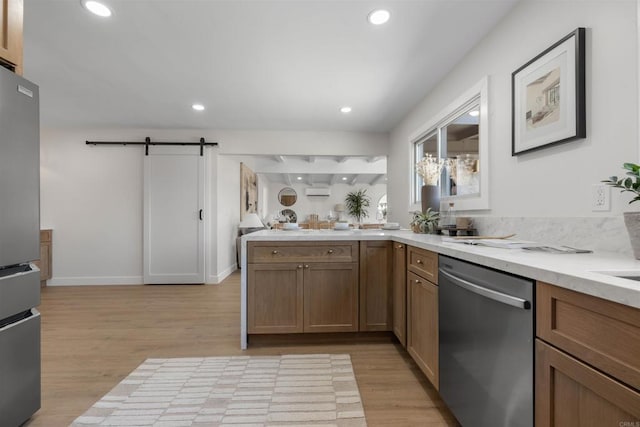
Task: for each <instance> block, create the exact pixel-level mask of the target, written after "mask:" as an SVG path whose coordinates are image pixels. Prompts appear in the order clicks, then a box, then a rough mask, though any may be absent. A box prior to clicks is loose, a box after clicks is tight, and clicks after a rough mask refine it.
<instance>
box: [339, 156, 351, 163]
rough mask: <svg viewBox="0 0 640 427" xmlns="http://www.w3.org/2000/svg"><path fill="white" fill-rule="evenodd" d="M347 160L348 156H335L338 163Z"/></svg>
mask: <svg viewBox="0 0 640 427" xmlns="http://www.w3.org/2000/svg"><path fill="white" fill-rule="evenodd" d="M347 160H349V158H348V157H346V156H342V157H337V158H336V162H338V163H344V162H346V161H347Z"/></svg>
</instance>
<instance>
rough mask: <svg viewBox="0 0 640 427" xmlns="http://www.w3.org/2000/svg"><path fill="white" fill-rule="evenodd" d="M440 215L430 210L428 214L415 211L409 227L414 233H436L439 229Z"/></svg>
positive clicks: (427, 211)
mask: <svg viewBox="0 0 640 427" xmlns="http://www.w3.org/2000/svg"><path fill="white" fill-rule="evenodd" d="M439 219H440V215H439V214H438V212H433V211H432V210H431V208H428V209H427V210H426V212H418V211H415V212H414V213H413V218H411V222H410V223H409V225H410V226H411V230H412V231H413V232H414V233H434V232H435V231H437V229H438V221H439Z"/></svg>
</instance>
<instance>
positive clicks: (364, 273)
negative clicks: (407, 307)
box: [360, 241, 393, 332]
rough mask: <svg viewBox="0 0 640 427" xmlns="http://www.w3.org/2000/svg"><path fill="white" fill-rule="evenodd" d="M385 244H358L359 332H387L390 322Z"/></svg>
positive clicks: (388, 263)
mask: <svg viewBox="0 0 640 427" xmlns="http://www.w3.org/2000/svg"><path fill="white" fill-rule="evenodd" d="M392 260H393V258H392V252H391V242H389V241H377V242H376V241H362V242H360V331H361V332H362V331H390V330H391V329H392V323H393V316H392V314H393V294H392V292H393V288H392V275H391V274H392Z"/></svg>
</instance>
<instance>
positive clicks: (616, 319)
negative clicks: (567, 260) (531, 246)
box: [536, 282, 640, 389]
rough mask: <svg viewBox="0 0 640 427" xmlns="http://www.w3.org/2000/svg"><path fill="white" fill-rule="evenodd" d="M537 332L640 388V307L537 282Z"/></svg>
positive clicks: (562, 347) (547, 339)
mask: <svg viewBox="0 0 640 427" xmlns="http://www.w3.org/2000/svg"><path fill="white" fill-rule="evenodd" d="M536 299H537V303H536V304H537V305H536V316H537V321H536V324H537V326H536V332H537V335H538V336H539V337H540V338H542V339H544V340H545V341H547V342H549V343H551V344H553V345H555V346H556V347H558V348H560V349H562V350H565V351H566V352H568V353H570V354H572V355H574V356H576V357H577V358H578V359H581V360H583V361H585V362H587V363H588V364H590V365H592V366H594V367H596V368H598V369H600V370H602V371H604V372H606V373H608V374H609V375H612V376H613V377H615V378H617V379H619V380H620V381H622V382H624V383H626V384H629V385H631V386H633V387H635V388H636V389H640V357H638V355H640V310H638V309H637V308H633V307H629V306H625V305H622V304H618V303H614V302H611V301H606V300H603V299H600V298H596V297H592V296H590V295H585V294H582V293H579V292H574V291H570V290H568V289H563V288H559V287H557V286H552V285H549V284H546V283H542V282H538V285H537V297H536Z"/></svg>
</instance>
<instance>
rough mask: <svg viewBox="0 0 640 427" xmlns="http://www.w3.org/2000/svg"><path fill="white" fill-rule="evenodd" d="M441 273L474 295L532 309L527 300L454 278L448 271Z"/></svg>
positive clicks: (441, 271)
mask: <svg viewBox="0 0 640 427" xmlns="http://www.w3.org/2000/svg"><path fill="white" fill-rule="evenodd" d="M440 273H441V274H442V275H443V276H445V277H446V278H447V279H449V280H451V283H453V284H454V285H456V286H459V287H461V288H463V289H466V290H468V291H469V292H473V293H474V294H478V295H481V296H483V297H485V298H489V299H492V300H494V301H498V302H501V303H503V304H508V305H512V306H514V307H518V308H522V309H524V310H529V309H531V303H530V302H529V301H527V300H526V299H522V298H518V297H514V296H512V295H508V294H505V293H502V292H498V291H494V290H493V289H487V288H485V287H483V286H479V285H476V284H475V283H471V282H469V281H468V280H464V279H461V278H460V277H457V276H454V275H453V274H451V273H447V272H446V271H444V270H442V269H440Z"/></svg>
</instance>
